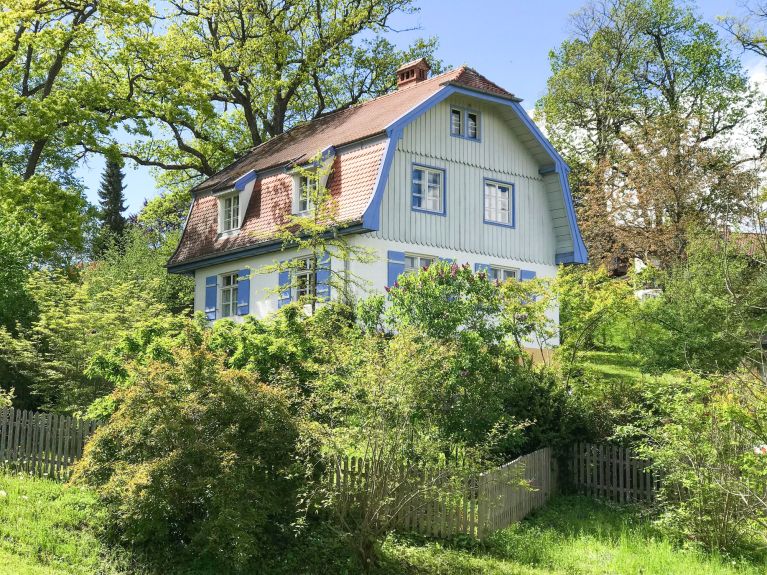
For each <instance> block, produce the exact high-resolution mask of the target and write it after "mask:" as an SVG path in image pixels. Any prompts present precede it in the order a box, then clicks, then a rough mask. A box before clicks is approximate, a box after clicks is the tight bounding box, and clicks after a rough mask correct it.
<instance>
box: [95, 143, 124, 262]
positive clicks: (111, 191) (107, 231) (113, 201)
mask: <svg viewBox="0 0 767 575" xmlns="http://www.w3.org/2000/svg"><path fill="white" fill-rule="evenodd" d="M123 165H124V162H123V160H122V158H120V157H119V156H118V158H117V159H115V158H113V157H112V156H107V164H106V168H105V169H104V173H103V174H102V175H101V186H100V187H99V191H98V196H99V204H100V206H101V209H100V210H99V220H100V221H101V228H100V229H99V230H98V232H97V235H96V238H94V240H93V242H94V246H93V252H94V253H95V254H98V255H100V254H102V253H103V252H104V251H105V250H106V249H107V247H108V246H109V244H110V243H116V244H120V243H121V240H122V237H123V233H124V232H125V224H126V221H125V216H123V212H124V211H125V209H126V208H125V196H124V195H123V191H124V190H125V185H124V184H123V179H124V178H125V174H123V172H122V168H123Z"/></svg>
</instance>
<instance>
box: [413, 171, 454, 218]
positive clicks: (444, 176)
mask: <svg viewBox="0 0 767 575" xmlns="http://www.w3.org/2000/svg"><path fill="white" fill-rule="evenodd" d="M415 168H424V169H427V170H433V171H435V172H442V211H439V212H437V211H434V210H427V209H426V208H417V207H416V206H414V205H413V170H414V169H415ZM408 190H409V194H410V210H411V211H413V212H418V213H420V214H429V215H432V216H443V217H444V216H447V170H446V169H445V168H440V167H439V166H429V165H428V164H419V163H418V162H412V163H411V165H410V186H409V187H408Z"/></svg>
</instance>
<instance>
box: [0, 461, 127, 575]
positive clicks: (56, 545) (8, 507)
mask: <svg viewBox="0 0 767 575" xmlns="http://www.w3.org/2000/svg"><path fill="white" fill-rule="evenodd" d="M94 513H95V507H94V498H93V496H92V495H91V494H90V493H88V492H87V491H85V490H82V489H77V488H74V487H67V486H64V485H62V484H60V483H56V482H54V481H51V480H49V479H35V478H32V477H25V476H18V475H6V474H2V473H1V472H0V575H10V574H14V575H27V574H29V575H38V574H46V575H58V574H62V575H63V574H67V575H69V574H75V575H76V574H80V573H82V574H87V575H93V574H95V573H113V572H114V570H113V569H111V568H110V567H109V565H108V562H106V561H104V558H103V555H104V554H103V549H102V546H101V545H100V543H99V541H98V539H96V537H95V536H94V534H93V533H92V532H91V530H90V529H89V528H88V524H89V522H90V521H92V520H93V517H94Z"/></svg>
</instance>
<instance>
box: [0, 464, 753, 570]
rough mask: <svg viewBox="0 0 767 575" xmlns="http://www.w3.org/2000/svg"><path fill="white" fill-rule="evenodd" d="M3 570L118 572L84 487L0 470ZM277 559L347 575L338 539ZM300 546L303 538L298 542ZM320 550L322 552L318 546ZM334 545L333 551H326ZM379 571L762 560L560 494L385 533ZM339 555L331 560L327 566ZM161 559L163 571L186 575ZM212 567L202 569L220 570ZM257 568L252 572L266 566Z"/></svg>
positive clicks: (681, 566) (290, 566) (688, 566)
mask: <svg viewBox="0 0 767 575" xmlns="http://www.w3.org/2000/svg"><path fill="white" fill-rule="evenodd" d="M0 491H2V493H0V575H11V574H13V575H60V574H61V575H64V574H67V575H69V574H88V575H93V574H105V575H106V574H116V573H132V571H128V570H122V571H120V570H119V569H118V568H117V567H116V566H115V565H116V563H115V562H114V561H113V560H111V559H110V560H108V559H107V557H110V556H111V554H110V553H108V552H107V551H106V550H105V549H104V548H103V546H102V545H101V544H100V543H99V541H98V540H97V539H96V537H95V536H94V535H93V533H92V532H91V530H90V529H89V527H88V525H89V523H92V522H93V521H94V520H95V519H96V515H95V512H96V509H95V506H94V498H93V496H92V495H91V494H90V493H88V492H87V491H86V490H82V489H76V488H72V487H66V486H63V485H61V484H58V483H54V482H52V481H49V480H44V479H30V478H26V477H17V476H8V475H0ZM315 545H316V546H315V547H314V550H313V551H312V549H311V547H312V546H311V545H309V546H307V548H304V552H303V553H302V552H300V551H298V552H296V551H297V550H291V552H290V553H289V554H290V555H293V557H292V558H290V559H289V558H287V557H284V558H282V560H280V559H279V558H278V560H277V564H281V568H279V569H277V571H279V573H280V574H282V573H290V574H291V575H301V574H306V575H310V574H311V575H314V574H317V575H319V574H325V573H333V574H339V575H340V574H344V573H346V574H349V575H352V574H353V573H355V572H356V571H355V570H354V569H353V568H351V567H349V562H348V557H346V558H342V557H340V556H338V554H337V552H336V551H334V549H335V550H338V543H337V542H335V543H333V542H327V545H325V544H324V543H323V542H322V541H319V542H315ZM299 546H301V544H300V543H299ZM321 548H324V549H325V550H326V552H324V553H323V552H322V550H321ZM331 551H333V552H331ZM383 554H384V556H383V561H382V564H381V566H380V568H379V569H378V574H379V575H383V574H387V575H416V574H417V575H453V574H455V575H469V574H472V575H474V574H488V575H489V574H499V575H503V574H514V575H543V574H561V575H590V574H594V575H596V574H599V575H607V574H611V575H612V574H614V575H629V574H632V575H633V574H636V575H640V574H641V575H653V574H658V575H675V574H691V575H735V574H740V575H756V574H758V573H759V574H761V573H765V572H766V571H767V564H764V565H758V566H757V565H753V564H750V563H747V562H745V561H738V560H735V561H733V560H725V559H722V558H719V557H712V556H710V555H704V554H702V553H698V552H695V551H692V550H680V549H677V548H675V547H674V546H673V545H672V544H671V543H670V542H668V541H667V540H666V539H664V538H663V537H662V536H660V535H659V534H658V533H657V532H656V531H655V530H654V529H653V528H652V527H651V525H650V524H649V523H648V522H647V521H646V520H645V519H644V518H643V517H642V516H641V514H640V513H638V512H637V511H636V510H634V509H628V508H618V507H614V506H608V505H604V504H600V503H597V502H594V501H592V500H589V499H586V498H581V497H559V498H557V499H555V500H554V501H552V502H551V503H550V504H549V505H548V506H547V507H546V508H544V509H543V510H541V511H540V512H539V513H538V514H536V515H535V516H533V517H531V518H529V519H528V520H526V521H524V522H523V523H521V524H518V525H515V526H513V527H511V528H509V529H506V530H504V531H501V532H499V533H496V534H495V535H494V536H493V537H491V538H490V539H489V540H488V541H487V542H485V543H483V544H479V543H477V542H474V541H470V540H460V541H453V542H449V543H445V542H434V541H429V540H425V539H422V538H416V537H406V536H392V537H390V538H389V539H387V540H386V541H385V542H384V545H383ZM336 558H337V560H338V561H339V563H338V564H332V562H333V561H334V560H335V559H336ZM189 572H190V571H189V569H188V568H184V567H178V568H176V569H173V568H171V567H170V566H165V568H163V569H162V573H168V574H170V573H189ZM219 572H220V571H218V570H215V569H214V570H212V571H210V572H209V573H219ZM273 572H274V571H273V570H271V569H270V570H268V571H263V570H258V569H257V568H255V570H252V571H249V573H273Z"/></svg>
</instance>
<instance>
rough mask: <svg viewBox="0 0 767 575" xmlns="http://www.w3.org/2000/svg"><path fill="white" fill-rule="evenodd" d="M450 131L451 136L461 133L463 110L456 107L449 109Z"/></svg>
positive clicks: (460, 134)
mask: <svg viewBox="0 0 767 575" xmlns="http://www.w3.org/2000/svg"><path fill="white" fill-rule="evenodd" d="M450 133H451V134H452V135H453V136H462V135H463V111H462V110H459V109H458V108H451V110H450Z"/></svg>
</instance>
